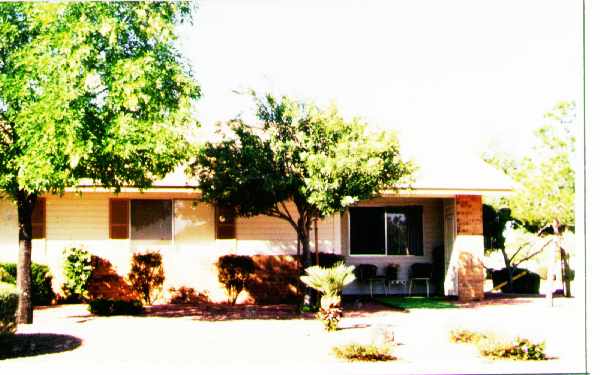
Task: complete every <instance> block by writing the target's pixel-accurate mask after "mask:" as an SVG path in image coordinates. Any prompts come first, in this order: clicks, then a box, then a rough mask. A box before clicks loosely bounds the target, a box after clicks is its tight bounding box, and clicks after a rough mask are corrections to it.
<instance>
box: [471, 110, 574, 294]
mask: <svg viewBox="0 0 600 375" xmlns="http://www.w3.org/2000/svg"><path fill="white" fill-rule="evenodd" d="M545 118H546V120H547V121H548V123H547V124H546V125H544V126H542V127H540V128H538V129H536V131H535V136H536V143H535V144H534V145H533V147H532V149H531V151H530V152H529V153H528V154H526V155H525V156H524V157H523V158H521V159H520V160H517V159H515V158H512V157H510V156H507V155H503V154H493V153H491V154H486V155H484V156H483V158H484V160H485V161H487V162H488V163H490V164H492V165H493V166H495V167H497V168H498V169H500V170H502V171H503V172H504V173H505V174H507V175H508V176H510V177H511V178H512V179H513V180H514V181H515V182H516V185H517V188H516V189H515V193H514V194H512V195H510V196H507V197H503V198H501V199H498V200H492V201H490V202H489V203H490V204H491V207H488V208H487V210H486V211H484V214H485V213H486V212H487V217H484V219H486V220H484V222H485V223H487V225H486V227H487V231H488V232H489V233H488V236H489V237H488V238H494V239H495V244H494V245H497V246H494V249H499V250H501V251H502V253H503V256H504V258H505V262H506V266H507V268H508V269H509V270H510V268H511V267H512V265H514V264H515V262H516V260H517V259H518V258H517V255H518V256H520V258H521V259H520V260H519V263H521V262H523V261H524V260H528V259H531V257H532V256H535V255H537V254H540V253H541V251H542V250H544V249H545V248H546V247H547V245H549V244H550V243H549V242H548V241H545V242H544V243H543V244H542V246H541V247H540V246H535V245H534V244H533V243H531V242H533V241H529V242H530V243H523V244H522V245H519V246H518V248H516V249H511V250H512V251H514V254H513V255H512V256H510V257H509V256H507V251H506V250H507V249H506V248H505V243H504V238H503V234H502V231H503V230H504V226H505V223H506V222H507V221H512V222H513V223H514V225H518V226H522V227H523V228H525V229H526V230H527V231H529V232H532V233H536V234H538V235H541V234H544V233H550V234H553V235H555V236H556V238H555V242H556V244H557V246H558V247H560V232H562V230H563V229H568V230H572V231H574V230H575V169H574V160H575V136H574V135H573V132H574V130H573V126H574V120H575V103H574V102H571V101H561V102H558V103H557V104H556V105H555V106H554V108H553V109H552V110H551V111H549V112H547V113H546V114H545ZM494 223H496V224H494ZM560 253H561V258H562V261H563V264H566V266H565V267H566V269H563V272H564V273H570V270H569V267H568V263H567V262H566V260H567V257H568V255H567V254H566V253H565V251H564V249H561V251H560ZM509 275H510V272H509ZM567 280H568V277H567ZM509 281H511V280H510V279H509ZM567 289H569V284H568V282H567ZM567 294H569V292H568V291H567Z"/></svg>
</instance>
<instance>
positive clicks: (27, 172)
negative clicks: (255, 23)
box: [0, 2, 200, 323]
mask: <svg viewBox="0 0 600 375" xmlns="http://www.w3.org/2000/svg"><path fill="white" fill-rule="evenodd" d="M190 14H191V9H190V5H189V4H188V3H186V2H175V3H166V2H115V3H110V2H80V3H79V2H77V3H75V2H73V3H2V4H0V191H3V192H4V193H5V194H6V195H7V196H8V197H9V198H10V199H12V200H13V201H14V202H15V203H16V205H17V211H18V223H19V259H18V263H19V269H18V277H17V279H18V281H17V285H18V287H19V289H20V293H21V294H20V298H19V313H18V321H19V322H20V323H25V322H31V321H32V310H31V300H30V295H31V280H30V264H31V213H32V210H33V206H34V204H35V201H36V198H37V197H38V196H40V195H42V194H44V193H57V194H60V193H62V192H63V191H64V190H65V188H67V187H70V186H75V185H77V183H78V181H79V180H80V179H82V178H89V179H91V180H92V181H95V182H96V183H99V184H101V185H103V186H106V187H114V188H115V190H117V191H118V190H119V187H120V186H122V185H135V186H138V187H140V188H144V187H148V186H149V185H150V184H151V183H152V181H153V180H154V179H156V178H160V177H162V176H164V175H165V174H166V173H168V172H169V171H171V170H172V169H173V168H174V167H175V166H176V165H177V164H179V163H180V162H181V161H183V160H185V159H187V157H188V156H189V154H188V151H187V150H188V148H189V147H188V145H187V144H186V141H185V137H184V135H185V134H184V132H185V131H186V128H189V126H190V125H191V124H192V119H191V117H190V113H191V111H190V108H191V103H192V100H193V99H195V98H197V97H199V95H200V89H199V87H198V86H197V84H196V83H195V82H194V80H193V79H192V76H191V73H190V69H189V68H188V67H186V66H185V65H184V64H183V63H182V59H181V56H180V54H179V53H178V52H177V50H176V49H175V47H174V41H175V32H174V28H175V25H176V24H178V23H180V22H184V21H186V20H188V19H189V17H190Z"/></svg>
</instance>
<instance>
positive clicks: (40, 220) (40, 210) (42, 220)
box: [31, 198, 46, 239]
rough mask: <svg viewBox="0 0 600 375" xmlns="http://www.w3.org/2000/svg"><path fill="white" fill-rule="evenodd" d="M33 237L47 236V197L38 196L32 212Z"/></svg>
mask: <svg viewBox="0 0 600 375" xmlns="http://www.w3.org/2000/svg"><path fill="white" fill-rule="evenodd" d="M31 238H32V239H41V238H46V199H45V198H37V199H36V201H35V204H34V205H33V212H32V213H31Z"/></svg>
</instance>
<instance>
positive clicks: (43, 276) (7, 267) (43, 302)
mask: <svg viewBox="0 0 600 375" xmlns="http://www.w3.org/2000/svg"><path fill="white" fill-rule="evenodd" d="M0 268H2V269H3V270H4V272H1V271H0V275H1V274H3V275H6V274H8V275H9V276H8V277H6V276H3V277H2V281H3V282H5V283H9V284H14V285H16V279H17V265H16V264H15V263H0ZM31 288H32V291H31V302H32V303H33V305H34V306H47V305H49V304H51V303H52V300H53V299H54V297H55V295H54V292H53V291H52V274H51V273H50V269H49V268H48V266H46V265H44V264H38V263H32V264H31Z"/></svg>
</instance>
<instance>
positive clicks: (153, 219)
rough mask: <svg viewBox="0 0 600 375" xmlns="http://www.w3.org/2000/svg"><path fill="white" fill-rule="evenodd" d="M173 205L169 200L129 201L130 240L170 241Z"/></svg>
mask: <svg viewBox="0 0 600 375" xmlns="http://www.w3.org/2000/svg"><path fill="white" fill-rule="evenodd" d="M172 217H173V205H172V202H171V201H170V200H154V199H146V200H141V199H139V200H138V199H135V200H132V201H131V239H133V240H171V237H172V224H173V221H172Z"/></svg>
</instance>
